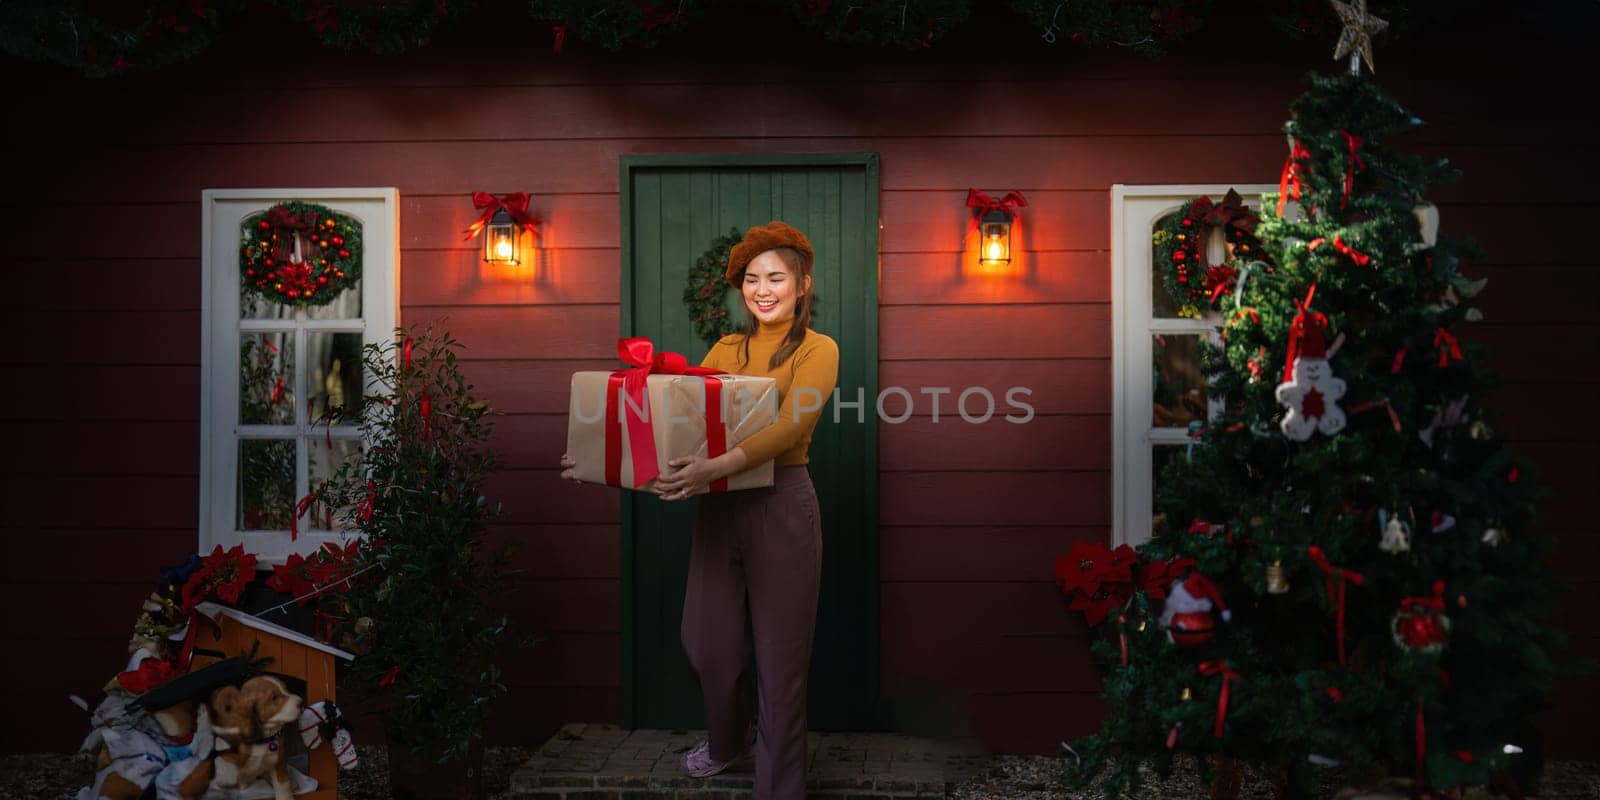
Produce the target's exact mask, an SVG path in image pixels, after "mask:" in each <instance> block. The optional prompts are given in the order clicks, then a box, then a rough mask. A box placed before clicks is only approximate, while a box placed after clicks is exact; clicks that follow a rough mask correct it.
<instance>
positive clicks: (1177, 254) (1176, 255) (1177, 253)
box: [1172, 250, 1189, 261]
mask: <svg viewBox="0 0 1600 800" xmlns="http://www.w3.org/2000/svg"><path fill="white" fill-rule="evenodd" d="M1188 257H1189V254H1188V253H1185V252H1183V251H1182V250H1174V251H1172V260H1173V261H1183V260H1184V259H1185V258H1188Z"/></svg>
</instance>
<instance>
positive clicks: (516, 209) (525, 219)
mask: <svg viewBox="0 0 1600 800" xmlns="http://www.w3.org/2000/svg"><path fill="white" fill-rule="evenodd" d="M472 207H473V208H476V209H479V210H481V211H483V214H482V215H480V216H479V217H478V221H477V222H474V223H472V225H471V226H470V227H468V228H467V235H466V237H465V238H467V239H471V238H472V237H474V236H477V235H478V232H479V231H481V230H483V226H485V225H488V224H489V220H490V219H492V218H494V213H495V212H496V211H499V210H500V209H502V208H503V209H505V211H506V213H507V214H510V215H511V218H512V219H514V220H516V221H517V224H519V225H521V226H522V227H524V228H526V229H527V230H528V232H529V233H531V234H533V235H535V236H538V235H539V227H538V226H539V220H538V218H537V217H534V216H533V215H531V214H529V213H528V194H527V193H526V192H512V193H511V194H508V195H506V196H504V197H495V196H494V195H492V194H489V193H488V192H473V193H472Z"/></svg>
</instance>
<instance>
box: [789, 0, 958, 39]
mask: <svg viewBox="0 0 1600 800" xmlns="http://www.w3.org/2000/svg"><path fill="white" fill-rule="evenodd" d="M788 5H789V7H790V9H789V10H790V13H792V14H793V15H794V17H795V18H796V19H798V20H799V21H800V24H801V25H803V26H805V27H806V28H807V29H809V30H812V31H817V32H820V33H821V34H822V36H823V38H826V39H827V40H828V41H830V42H834V43H837V44H846V45H863V46H884V45H892V46H895V47H905V48H919V47H928V46H929V45H931V44H933V42H934V40H936V39H938V38H940V37H942V36H944V35H945V34H947V33H949V32H950V31H952V30H955V29H956V28H957V27H959V26H960V25H961V23H963V22H966V21H967V17H968V16H969V15H970V14H971V13H972V0H930V1H929V2H922V3H835V2H832V0H801V2H798V3H789V4H788Z"/></svg>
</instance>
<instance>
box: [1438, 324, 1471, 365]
mask: <svg viewBox="0 0 1600 800" xmlns="http://www.w3.org/2000/svg"><path fill="white" fill-rule="evenodd" d="M1433 346H1434V347H1436V348H1438V350H1439V366H1441V367H1448V366H1450V359H1452V358H1453V359H1455V360H1457V361H1465V360H1466V359H1464V358H1462V357H1461V343H1460V342H1458V341H1456V337H1455V336H1454V335H1452V334H1451V333H1450V332H1449V331H1447V330H1445V329H1444V328H1439V329H1437V330H1435V331H1434V332H1433Z"/></svg>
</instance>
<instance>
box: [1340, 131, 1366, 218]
mask: <svg viewBox="0 0 1600 800" xmlns="http://www.w3.org/2000/svg"><path fill="white" fill-rule="evenodd" d="M1339 133H1340V134H1341V135H1343V136H1344V143H1345V145H1346V146H1347V147H1349V148H1350V155H1349V156H1348V157H1347V158H1345V160H1344V199H1342V200H1340V201H1339V208H1344V207H1345V206H1346V205H1347V204H1349V202H1350V186H1351V184H1353V183H1355V179H1356V170H1358V169H1366V168H1367V162H1365V161H1362V160H1361V155H1360V153H1359V152H1358V151H1359V150H1360V149H1361V137H1360V136H1357V135H1355V134H1353V133H1351V132H1349V131H1344V130H1341V131H1339Z"/></svg>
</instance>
